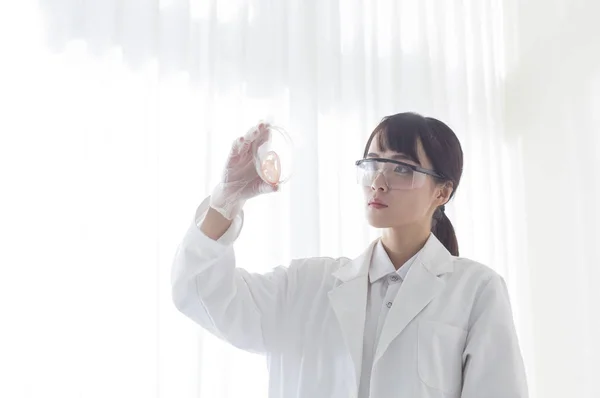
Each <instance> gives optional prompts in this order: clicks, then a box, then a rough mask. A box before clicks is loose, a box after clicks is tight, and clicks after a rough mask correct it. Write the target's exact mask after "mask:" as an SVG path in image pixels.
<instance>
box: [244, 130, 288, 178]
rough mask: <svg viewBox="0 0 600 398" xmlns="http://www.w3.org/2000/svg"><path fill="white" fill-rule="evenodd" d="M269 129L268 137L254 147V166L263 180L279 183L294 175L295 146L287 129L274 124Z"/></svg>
mask: <svg viewBox="0 0 600 398" xmlns="http://www.w3.org/2000/svg"><path fill="white" fill-rule="evenodd" d="M268 129H269V137H268V139H267V140H265V141H264V142H262V143H260V144H256V145H255V146H254V148H253V151H254V166H255V167H256V172H257V173H258V175H259V176H260V178H262V179H263V181H265V182H266V183H268V184H271V185H279V184H283V183H285V182H287V181H289V179H290V177H291V176H292V169H293V162H294V159H293V155H294V147H293V143H292V139H291V137H290V135H289V134H288V133H287V132H286V131H285V129H283V128H282V127H279V126H273V125H268Z"/></svg>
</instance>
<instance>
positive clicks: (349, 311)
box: [329, 234, 453, 389]
mask: <svg viewBox="0 0 600 398" xmlns="http://www.w3.org/2000/svg"><path fill="white" fill-rule="evenodd" d="M378 241H379V239H377V240H375V241H373V242H372V243H371V244H370V245H369V246H368V247H367V249H366V250H365V251H364V252H363V253H362V254H361V255H360V256H359V257H357V258H356V259H354V260H353V261H349V262H348V263H347V264H345V265H344V266H342V267H341V268H339V269H338V270H337V271H335V272H334V273H333V276H334V277H336V278H337V279H338V280H339V283H338V284H336V286H335V287H334V288H333V289H332V290H331V291H330V292H329V300H330V303H331V306H332V308H333V310H334V312H335V314H336V317H337V319H338V321H339V323H340V327H341V330H342V335H343V337H344V341H345V342H346V345H347V347H348V351H349V353H350V356H351V358H352V362H353V365H354V371H355V382H356V388H357V389H358V384H359V382H360V372H361V368H362V354H363V353H362V347H363V337H364V327H365V316H366V306H367V292H368V274H369V266H370V263H371V257H372V255H373V250H374V249H375V246H376V245H377V243H378ZM452 270H453V265H452V255H451V254H450V252H448V250H446V248H445V247H444V245H443V244H442V243H441V242H440V241H439V240H438V239H437V238H436V237H435V235H434V234H431V235H430V236H429V239H428V240H427V242H426V243H425V246H424V247H423V249H421V252H420V253H419V256H418V257H417V258H416V259H415V261H414V263H413V264H412V266H411V267H410V270H409V271H408V274H407V275H406V279H405V281H404V282H403V283H402V286H401V288H400V290H399V292H398V296H397V297H396V299H395V300H394V302H395V303H396V305H393V306H392V308H390V311H389V313H388V316H387V318H386V321H385V323H384V326H383V329H382V331H381V336H380V338H379V344H378V345H377V350H376V353H375V359H374V364H375V363H377V361H378V360H379V359H381V357H382V356H383V354H384V353H385V351H386V350H387V348H388V347H389V345H390V344H391V342H392V341H393V340H394V339H395V338H396V337H397V336H398V335H400V333H402V331H403V330H404V329H405V328H406V326H408V324H409V323H410V322H411V321H412V320H413V319H414V318H415V316H417V314H419V313H420V312H421V311H422V310H423V309H424V308H425V307H426V306H427V305H428V304H429V302H430V301H431V300H433V298H434V297H435V296H436V295H437V294H439V292H440V291H441V290H442V288H443V287H444V285H445V282H444V281H443V280H442V279H440V278H439V276H440V275H442V274H445V273H448V272H452Z"/></svg>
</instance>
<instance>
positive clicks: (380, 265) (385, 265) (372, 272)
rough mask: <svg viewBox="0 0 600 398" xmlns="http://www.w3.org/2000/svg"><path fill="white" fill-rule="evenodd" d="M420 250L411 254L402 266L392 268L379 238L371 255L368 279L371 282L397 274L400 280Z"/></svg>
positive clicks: (392, 265)
mask: <svg viewBox="0 0 600 398" xmlns="http://www.w3.org/2000/svg"><path fill="white" fill-rule="evenodd" d="M420 252H421V250H419V251H418V252H417V253H416V254H415V255H414V256H412V257H411V258H410V259H409V260H408V261H406V262H405V263H404V264H403V265H402V267H400V268H399V269H398V270H396V268H394V264H392V260H390V257H389V256H388V254H387V252H386V251H385V248H384V247H383V243H381V239H379V241H378V242H377V244H376V245H375V247H374V249H373V256H372V257H371V266H370V267H369V281H370V282H371V283H374V282H377V281H378V280H379V279H381V278H383V277H385V276H387V275H390V274H393V273H395V274H397V275H398V276H399V277H400V279H401V280H402V281H404V279H405V278H406V274H408V271H409V269H410V267H411V265H412V264H413V262H414V261H415V259H416V258H417V257H418V255H419V253H420Z"/></svg>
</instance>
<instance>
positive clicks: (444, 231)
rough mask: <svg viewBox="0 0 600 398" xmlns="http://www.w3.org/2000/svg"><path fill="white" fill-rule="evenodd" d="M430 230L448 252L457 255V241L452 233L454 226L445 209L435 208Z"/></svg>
mask: <svg viewBox="0 0 600 398" xmlns="http://www.w3.org/2000/svg"><path fill="white" fill-rule="evenodd" d="M431 232H433V234H434V235H435V237H436V238H438V240H439V241H440V242H442V244H443V245H444V246H445V247H446V249H448V251H449V252H450V254H452V255H453V256H456V257H458V241H457V240H456V234H455V233H454V227H453V226H452V223H451V222H450V219H449V218H448V216H447V215H446V212H445V209H443V206H442V207H439V208H437V209H436V211H435V213H434V215H433V220H432V224H431Z"/></svg>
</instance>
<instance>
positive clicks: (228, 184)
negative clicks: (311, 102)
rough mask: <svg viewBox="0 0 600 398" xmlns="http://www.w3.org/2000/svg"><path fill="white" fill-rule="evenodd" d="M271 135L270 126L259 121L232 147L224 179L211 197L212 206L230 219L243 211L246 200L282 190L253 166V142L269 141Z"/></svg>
mask: <svg viewBox="0 0 600 398" xmlns="http://www.w3.org/2000/svg"><path fill="white" fill-rule="evenodd" d="M270 134H271V133H270V132H269V125H268V124H265V123H260V124H259V125H258V126H256V127H254V128H252V129H250V130H249V131H248V132H247V133H246V134H245V135H244V136H243V137H240V138H238V139H237V140H235V141H234V142H233V144H232V146H231V151H230V152H229V156H228V158H227V162H226V164H225V170H223V175H222V177H221V182H220V183H219V184H217V186H216V187H215V189H214V190H213V193H212V195H211V197H210V206H211V207H212V208H213V209H215V210H217V211H218V212H219V213H221V214H222V215H223V217H225V218H227V219H228V220H233V219H234V218H235V216H236V215H238V214H239V213H240V211H241V210H242V207H243V206H244V203H246V200H248V199H250V198H253V197H255V196H258V195H260V194H264V193H269V192H275V191H277V190H278V189H279V187H278V186H277V185H270V184H268V183H266V182H265V181H263V179H262V178H260V176H259V175H258V173H257V172H256V167H255V165H254V153H253V145H255V146H260V145H262V144H263V143H265V142H267V141H268V140H269V137H270Z"/></svg>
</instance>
